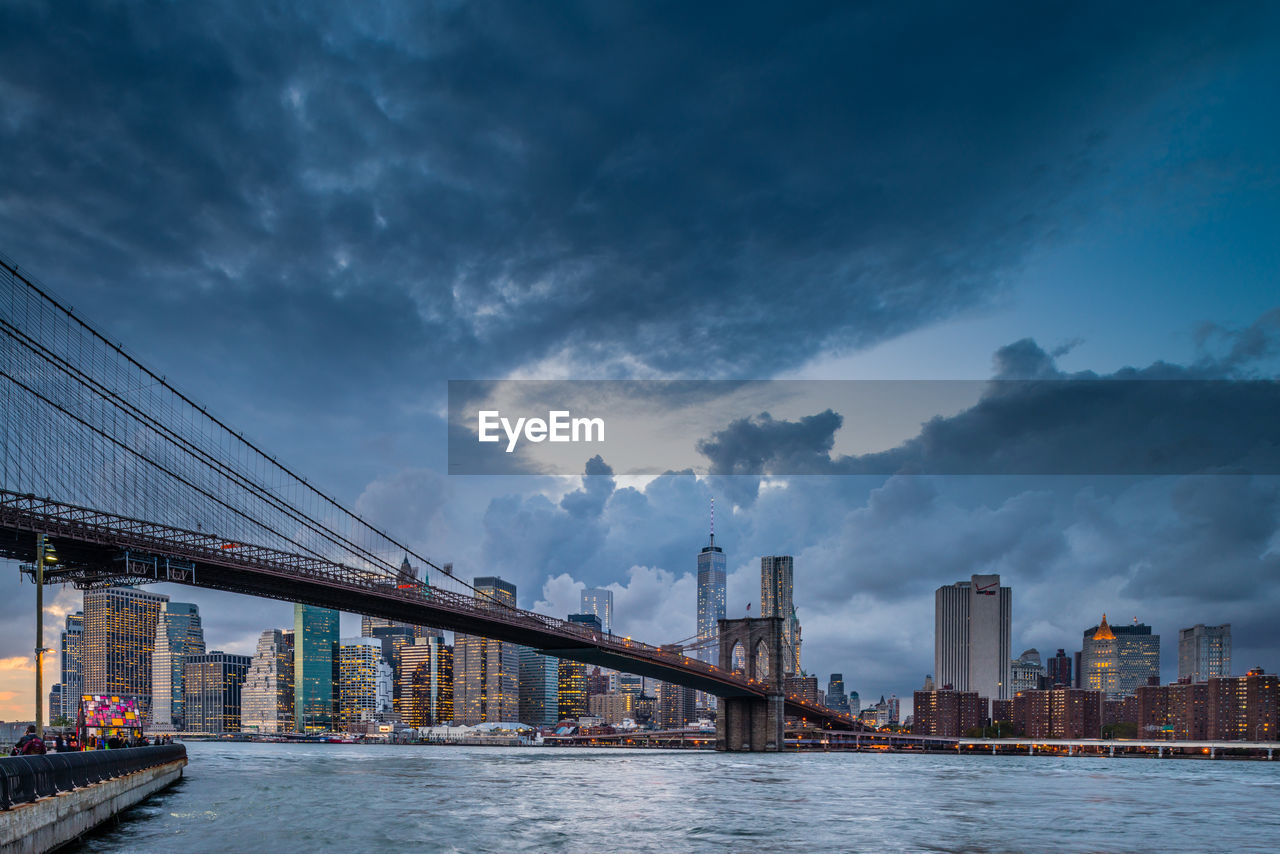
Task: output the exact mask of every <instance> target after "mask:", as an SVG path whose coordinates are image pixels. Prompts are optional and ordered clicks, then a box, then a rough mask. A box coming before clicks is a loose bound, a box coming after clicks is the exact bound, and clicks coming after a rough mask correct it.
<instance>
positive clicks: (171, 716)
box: [151, 602, 205, 732]
mask: <svg viewBox="0 0 1280 854" xmlns="http://www.w3.org/2000/svg"><path fill="white" fill-rule="evenodd" d="M204 651H205V648H204V629H203V627H202V626H201V624H200V609H199V608H197V607H196V606H195V605H194V604H192V603H191V602H162V603H161V604H160V616H159V618H158V620H157V621H156V646H155V652H154V653H152V658H151V680H152V682H151V684H152V692H151V694H152V700H151V720H152V726H153V727H154V728H155V729H157V730H159V731H161V732H164V731H171V730H178V731H182V730H183V729H185V718H184V717H183V708H184V704H185V689H184V688H183V683H182V680H183V665H184V663H185V661H186V657H187V656H188V655H200V654H202V653H203V652H204Z"/></svg>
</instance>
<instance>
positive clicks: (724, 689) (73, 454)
mask: <svg viewBox="0 0 1280 854" xmlns="http://www.w3.org/2000/svg"><path fill="white" fill-rule="evenodd" d="M0 333H3V334H2V335H0V434H2V435H0V440H2V441H0V445H2V447H0V557H5V558H10V559H13V560H17V561H20V562H21V563H22V564H23V569H24V571H25V572H27V573H29V574H30V575H31V577H32V578H33V580H35V581H36V583H37V584H36V586H37V605H36V607H37V608H38V609H39V608H40V607H41V604H40V602H41V596H42V592H41V591H42V588H43V586H44V585H49V584H66V583H71V584H74V585H75V586H76V587H78V588H81V589H90V588H95V587H103V586H110V585H120V584H130V585H134V584H145V583H156V582H168V583H175V584H182V585H190V586H195V587H205V588H210V589H216V590H226V591H231V592H234V593H241V594H245V595H249V596H261V597H269V598H273V599H281V600H286V601H289V602H300V603H303V604H308V605H317V606H322V607H326V608H333V609H337V610H341V611H344V612H347V613H354V614H367V615H369V616H374V617H384V618H388V619H393V620H397V621H400V622H404V623H409V624H413V625H421V626H429V627H434V628H439V629H447V630H452V631H457V632H466V633H469V634H475V635H481V636H484V637H489V638H493V639H496V640H500V641H509V642H512V643H517V644H521V645H524V646H529V647H532V648H535V649H537V650H539V651H542V652H544V653H546V654H548V655H552V656H556V657H559V658H566V659H572V660H575V661H581V662H585V663H588V664H594V665H600V666H602V667H608V668H612V669H615V670H619V671H622V672H625V673H633V674H637V675H640V676H646V677H651V678H654V679H659V680H662V681H664V682H669V683H674V684H676V685H683V686H687V687H689V688H693V689H696V690H699V691H704V692H706V693H708V694H711V695H714V696H716V697H719V698H721V702H720V704H719V708H720V711H719V714H718V716H717V738H716V745H717V748H718V749H721V750H751V751H765V750H779V749H781V748H782V746H783V743H784V721H785V719H786V718H787V717H791V718H800V719H803V720H804V721H805V722H807V723H810V724H813V725H817V726H822V727H827V728H832V729H845V730H858V731H861V730H865V729H866V728H865V727H863V726H862V724H860V723H859V722H857V721H855V720H853V719H852V718H850V717H849V716H848V715H845V714H840V713H837V712H835V711H832V710H830V709H827V708H826V707H824V706H822V705H820V704H817V703H813V702H810V701H807V700H805V699H804V698H802V697H800V696H798V695H789V694H787V693H785V691H784V681H783V679H782V674H781V662H782V661H783V651H782V640H781V618H777V617H772V618H758V619H747V620H725V621H722V622H721V626H720V641H719V648H718V651H717V652H718V659H717V660H718V663H717V664H711V663H707V662H704V661H701V660H699V658H697V657H694V656H691V655H688V654H686V653H687V652H689V651H690V650H689V649H687V648H685V647H683V646H681V645H679V644H668V645H653V644H648V643H642V642H640V641H638V640H635V639H632V638H626V637H617V636H614V635H611V634H606V633H601V632H599V631H595V630H592V629H591V628H589V627H586V626H583V625H581V624H574V623H570V622H569V621H567V620H561V619H557V618H555V617H550V616H547V615H544V614H539V613H535V612H533V611H528V610H523V609H520V608H517V607H514V606H512V605H509V604H506V603H503V602H499V601H497V600H495V599H493V598H491V597H489V596H486V595H484V594H483V593H481V592H478V591H476V590H475V589H474V588H472V587H471V585H469V584H468V583H467V582H466V581H464V580H463V579H461V578H459V577H458V576H457V575H455V574H454V573H453V571H452V568H451V566H450V565H449V564H447V563H443V562H440V563H437V562H436V561H433V560H431V559H429V558H427V557H424V556H423V555H421V554H418V553H417V552H415V550H414V549H413V548H411V547H410V546H408V545H406V544H405V542H404V541H403V540H401V539H397V538H396V537H395V536H393V535H392V534H391V533H389V532H386V531H383V530H380V529H379V528H377V527H375V526H374V525H373V524H371V523H370V522H369V521H366V520H365V519H363V518H361V517H360V516H359V515H357V514H356V513H354V512H353V511H352V510H350V509H348V507H346V506H344V504H343V503H341V502H340V501H339V500H338V499H337V498H335V497H333V496H332V495H329V494H327V493H325V492H324V491H322V490H321V489H320V488H319V487H318V486H316V485H315V484H313V483H311V482H310V481H308V480H307V479H306V478H304V477H302V476H301V475H300V474H299V473H297V472H295V471H294V470H292V469H291V468H289V467H287V466H286V465H285V464H284V463H283V462H281V461H279V460H277V459H276V458H275V457H274V456H272V455H270V454H269V453H267V452H266V451H265V450H264V449H262V448H260V447H258V446H257V445H255V444H254V443H253V442H252V441H250V440H249V439H246V438H245V437H244V436H243V434H242V433H241V432H239V431H237V430H235V429H233V428H232V427H231V426H230V425H228V424H226V423H224V422H223V421H221V420H219V418H218V417H217V416H216V415H214V414H212V413H210V412H208V411H207V410H206V409H205V408H204V407H202V406H200V405H198V404H197V403H195V402H194V401H193V400H192V399H191V398H189V397H188V396H187V395H186V394H184V393H183V392H181V391H179V390H178V389H177V388H175V387H174V385H172V384H171V383H170V382H169V381H168V380H167V379H166V378H165V377H164V376H160V375H158V374H156V373H155V372H153V371H152V370H150V369H149V368H147V367H146V366H145V365H143V364H142V363H141V362H140V361H139V360H138V359H136V358H135V357H134V356H132V355H131V354H130V353H129V352H128V351H126V350H125V349H124V348H123V347H122V346H121V345H119V344H117V343H114V342H112V341H110V340H108V339H107V338H106V337H105V336H104V335H102V334H101V333H100V332H98V331H97V330H96V329H95V328H94V327H93V326H91V325H90V324H89V323H88V322H86V321H85V320H84V319H82V318H81V317H79V316H78V315H76V314H75V313H73V311H72V310H71V308H70V307H69V306H67V305H65V304H64V303H63V302H62V301H60V300H59V299H58V298H56V297H55V296H54V295H53V294H52V293H51V292H50V291H49V289H48V288H46V287H44V286H42V285H41V284H39V283H38V282H36V281H35V280H34V279H33V278H31V277H29V276H28V275H26V274H25V273H24V272H20V271H19V269H18V268H17V266H16V265H15V264H14V263H13V262H11V261H10V260H9V259H6V258H2V257H0ZM411 567H416V568H411ZM37 622H38V621H37ZM36 646H37V650H38V651H37V656H39V655H40V652H39V650H40V648H41V647H42V643H41V642H40V641H39V640H37V644H36ZM735 665H736V666H735ZM37 673H39V667H37ZM37 678H39V677H37ZM39 695H40V690H39V685H37V697H38V696H39ZM37 705H38V704H37Z"/></svg>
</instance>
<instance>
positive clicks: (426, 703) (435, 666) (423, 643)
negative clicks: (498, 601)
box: [396, 637, 523, 728]
mask: <svg viewBox="0 0 1280 854" xmlns="http://www.w3.org/2000/svg"><path fill="white" fill-rule="evenodd" d="M398 678H399V681H398V682H397V683H396V700H397V702H398V703H399V706H398V711H399V714H400V719H401V720H402V721H404V723H405V724H407V725H408V726H411V727H418V728H421V727H432V726H442V725H443V724H446V723H450V722H452V721H453V647H450V646H446V645H445V642H444V639H443V638H439V637H426V638H415V639H414V642H413V643H412V644H411V645H409V646H406V647H404V648H403V649H401V650H400V673H399V677H398ZM522 696H523V695H522Z"/></svg>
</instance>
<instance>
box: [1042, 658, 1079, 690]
mask: <svg viewBox="0 0 1280 854" xmlns="http://www.w3.org/2000/svg"><path fill="white" fill-rule="evenodd" d="M1045 675H1046V676H1047V677H1048V679H1049V687H1050V688H1070V687H1072V685H1073V684H1074V683H1073V682H1072V681H1071V657H1070V656H1068V655H1067V651H1066V650H1064V649H1060V650H1058V654H1057V655H1055V656H1054V657H1053V658H1051V659H1049V660H1048V661H1046V662H1045Z"/></svg>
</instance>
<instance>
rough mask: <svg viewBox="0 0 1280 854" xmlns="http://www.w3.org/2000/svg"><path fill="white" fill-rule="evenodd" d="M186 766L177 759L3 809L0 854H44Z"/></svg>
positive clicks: (124, 807) (177, 776) (152, 790)
mask: <svg viewBox="0 0 1280 854" xmlns="http://www.w3.org/2000/svg"><path fill="white" fill-rule="evenodd" d="M186 764H187V760H186V759H185V758H184V759H175V760H174V761H172V762H168V763H165V764H163V765H157V766H155V767H153V768H145V769H143V770H141V771H135V772H134V773H132V774H126V775H124V776H122V777H116V778H114V779H111V780H104V781H102V782H101V783H94V784H92V785H90V786H82V787H80V788H76V789H73V790H71V791H69V792H59V793H58V794H56V795H53V796H51V797H47V798H40V799H39V800H37V801H34V802H32V803H28V804H18V805H15V806H14V807H12V808H11V809H8V810H4V811H3V812H0V854H44V852H46V851H51V850H53V849H54V848H57V847H58V846H59V845H65V844H66V843H67V842H70V841H71V840H73V839H75V838H76V837H78V836H81V835H83V834H85V833H87V832H89V831H90V830H93V829H94V828H95V827H97V826H98V825H100V824H102V823H103V822H105V821H107V820H109V819H111V818H112V817H114V816H116V815H118V814H119V813H121V812H124V811H125V810H127V809H129V808H130V807H132V806H134V805H135V804H137V803H138V802H140V801H142V800H145V799H146V798H148V797H150V796H151V795H152V794H154V793H155V792H158V791H160V790H161V789H163V788H165V787H166V786H169V785H171V784H172V783H174V782H175V781H176V780H178V779H180V778H181V777H182V769H183V766H185V765H186Z"/></svg>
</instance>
